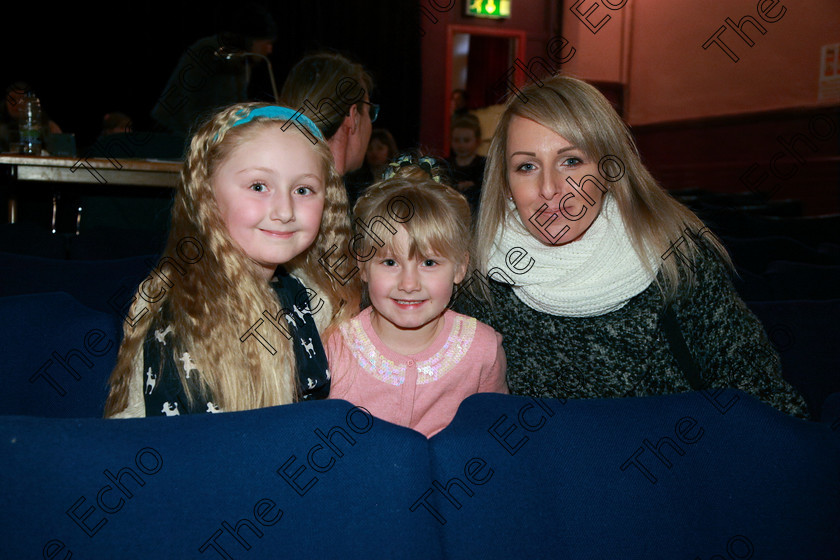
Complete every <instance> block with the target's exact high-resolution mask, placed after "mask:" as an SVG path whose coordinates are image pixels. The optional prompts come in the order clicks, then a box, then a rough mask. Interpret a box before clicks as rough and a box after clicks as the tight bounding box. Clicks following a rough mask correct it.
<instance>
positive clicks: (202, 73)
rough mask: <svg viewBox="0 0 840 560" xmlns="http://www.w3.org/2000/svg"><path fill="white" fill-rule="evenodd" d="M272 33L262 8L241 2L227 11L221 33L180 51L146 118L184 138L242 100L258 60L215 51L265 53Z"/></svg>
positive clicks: (271, 21)
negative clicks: (225, 54) (204, 122)
mask: <svg viewBox="0 0 840 560" xmlns="http://www.w3.org/2000/svg"><path fill="white" fill-rule="evenodd" d="M276 37H277V26H276V24H275V23H274V19H273V18H272V17H271V14H269V12H268V11H267V10H266V9H265V8H263V7H261V6H259V5H258V4H246V5H244V6H241V7H238V8H237V9H236V10H233V11H232V12H231V15H230V16H229V18H228V21H227V25H226V31H223V32H221V33H219V34H216V35H212V36H210V37H204V38H202V39H199V40H198V41H196V42H195V43H193V44H192V45H190V47H189V48H187V50H186V52H185V53H184V54H183V55H181V58H180V59H179V60H178V64H177V65H176V66H175V69H174V70H173V71H172V74H171V75H170V77H169V80H168V81H167V83H166V86H165V87H164V89H163V92H162V93H161V95H160V98H159V99H158V101H157V103H156V104H155V106H154V108H152V113H151V114H152V118H154V120H155V121H156V122H157V123H158V124H159V125H161V126H162V127H163V128H165V129H166V130H168V131H169V132H170V133H172V134H176V135H178V136H182V137H188V136H189V135H190V133H191V131H192V128H193V127H194V126H196V125H197V124H198V123H199V122H201V121H202V120H204V119H205V118H207V117H208V116H209V115H210V114H212V113H214V112H215V111H216V110H218V109H221V108H222V107H225V106H227V105H231V104H233V103H240V102H243V101H247V100H248V99H249V96H248V84H249V82H250V78H251V72H252V67H253V65H254V64H255V63H256V64H258V63H259V59H255V58H254V57H234V58H231V59H230V60H225V59H224V58H223V57H221V56H219V55H218V54H217V52H218V51H219V50H220V49H223V50H226V51H246V52H253V53H256V54H261V55H264V56H268V55H270V54H271V52H272V50H273V47H274V41H275V40H276ZM255 61H256V62H255Z"/></svg>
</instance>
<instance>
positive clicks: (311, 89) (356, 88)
mask: <svg viewBox="0 0 840 560" xmlns="http://www.w3.org/2000/svg"><path fill="white" fill-rule="evenodd" d="M372 89H373V78H372V77H371V75H370V74H369V73H368V72H367V71H366V70H365V68H364V67H363V66H362V65H361V64H358V63H355V62H352V61H350V60H349V59H348V58H347V57H345V56H343V55H341V54H338V53H332V52H316V53H312V54H309V55H306V56H304V57H303V58H302V59H301V60H300V61H298V63H297V64H295V66H294V67H293V68H292V69H291V71H289V74H288V76H286V81H285V83H284V84H283V88H282V90H281V91H280V102H281V103H282V104H283V105H285V106H287V107H294V108H295V109H299V110H301V111H302V113H303V115H305V116H307V117H309V118H310V119H312V121H314V122H315V124H316V125H318V128H319V129H320V130H321V133H322V134H323V135H324V137H325V138H326V139H327V144H329V146H330V151H332V154H333V158H334V159H335V168H336V169H337V170H338V173H339V174H340V175H345V174H347V173H349V172H351V171H355V170H357V169H359V168H360V167H361V166H362V163H363V162H364V161H365V152H366V151H367V147H368V142H369V140H370V134H371V129H372V128H373V126H372V124H373V122H374V121H375V120H376V118H377V116H378V115H379V105H377V104H375V103H371V101H370V92H371V90H372ZM306 102H308V103H306Z"/></svg>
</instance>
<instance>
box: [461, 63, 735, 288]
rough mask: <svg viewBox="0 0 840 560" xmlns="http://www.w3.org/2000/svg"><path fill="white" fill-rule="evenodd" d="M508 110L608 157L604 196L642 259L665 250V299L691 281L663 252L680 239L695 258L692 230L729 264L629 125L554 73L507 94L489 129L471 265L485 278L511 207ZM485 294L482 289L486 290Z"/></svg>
mask: <svg viewBox="0 0 840 560" xmlns="http://www.w3.org/2000/svg"><path fill="white" fill-rule="evenodd" d="M514 116H519V117H524V118H526V119H530V120H532V121H535V122H537V123H539V124H541V125H542V126H544V127H546V128H548V129H550V130H552V131H553V132H555V133H557V134H559V135H560V136H562V137H563V138H565V139H566V140H568V141H569V142H570V143H571V144H572V145H574V146H577V147H579V148H580V149H582V150H583V151H584V153H585V154H586V155H587V156H589V158H590V160H591V161H598V162H601V161H602V158H605V157H606V159H604V161H605V162H607V163H605V167H604V168H603V169H602V174H604V173H605V174H606V177H605V179H606V180H602V183H603V184H604V185H605V186H606V187H607V188H608V189H609V190H608V191H607V193H606V194H605V196H612V197H614V198H615V200H616V202H617V204H618V207H619V209H620V211H621V216H622V219H623V220H624V225H625V227H626V228H627V231H628V233H629V234H630V239H631V241H632V243H633V247H634V248H635V250H636V252H637V253H638V255H639V257H640V258H641V261H642V263H644V265H645V266H646V267H647V268H650V264H649V258H648V251H655V253H656V254H657V255H662V256H663V262H662V263H660V266H659V270H660V272H661V276H658V277H657V280H656V282H657V285H658V287H659V289H660V290H661V292H662V293H663V296H664V298H665V301H671V300H672V299H673V298H674V297H675V296H676V294H677V290H678V288H679V285H680V283H681V282H686V283H687V284H688V286H689V287H690V286H691V285H692V283H693V281H694V273H693V269H692V267H690V266H685V265H684V263H683V262H681V258H679V255H676V254H674V255H671V257H667V255H666V254H667V253H668V252H669V249H671V248H672V246H674V244H678V246H677V248H678V249H679V251H680V252H681V253H682V255H684V257H685V259H686V260H687V261H688V262H694V260H695V258H696V256H697V252H698V250H699V248H698V245H697V243H696V241H695V240H693V239H691V236H692V235H694V236H699V237H703V238H704V239H705V241H707V242H708V243H709V244H710V245H711V247H712V248H713V250H715V251H716V252H717V253H718V254H719V256H720V257H721V258H722V259H723V261H724V262H726V263H727V264H728V265H729V266H730V267H731V260H730V259H729V255H728V254H727V252H726V249H725V248H724V247H723V244H722V243H721V241H720V239H718V238H717V237H716V236H715V235H714V234H713V233H711V232H710V231H708V230H706V229H705V225H704V224H703V222H702V221H701V220H700V218H698V217H697V216H696V215H695V214H694V213H693V212H692V211H691V210H689V209H688V208H686V207H685V206H683V205H682V204H680V203H679V202H678V201H677V200H675V199H674V198H673V197H672V196H671V195H669V194H668V193H667V192H666V191H665V190H664V189H663V188H662V187H661V186H660V185H659V184H658V183H657V182H656V180H655V179H654V178H653V176H652V175H651V174H650V172H649V171H648V170H647V169H646V168H645V167H644V165H642V162H641V158H640V157H639V152H638V149H637V148H636V143H635V141H634V140H633V136H632V135H631V133H630V129H629V128H628V127H627V125H626V124H625V123H624V121H622V120H621V117H619V115H618V113H616V111H615V109H613V107H612V105H610V103H609V101H607V99H606V98H605V97H604V96H603V95H602V94H601V93H600V92H599V91H598V90H597V89H596V88H595V87H593V86H592V85H590V84H587V83H586V82H584V81H582V80H579V79H577V78H572V77H569V76H561V75H555V76H552V77H550V78H548V79H545V80H543V82H542V85H539V84H537V83H529V84H528V85H526V86H524V87H522V88H520V90H519V92H518V93H517V94H516V95H511V96H510V97H509V98H508V100H507V102H506V104H505V107H504V111H503V113H502V116H501V118H500V120H499V122H498V125H497V126H496V131H495V133H494V134H493V139H492V141H491V143H490V149H489V151H488V153H487V167H486V169H485V172H484V186H483V188H482V193H481V202H480V206H479V216H478V221H477V224H476V236H475V248H474V256H475V259H476V261H477V262H476V268H477V269H478V270H479V271H480V272H481V274H482V275H483V276H484V275H486V274H487V261H488V258H489V255H490V252H491V251H492V247H493V241H494V239H495V238H496V235H497V233H499V232H500V231H503V229H502V230H500V228H504V227H505V220H506V218H507V215H508V212H509V211H510V210H509V208H508V205H507V201H506V198H507V197H508V196H509V195H510V187H509V184H508V167H507V139H508V129H509V127H510V122H511V119H512V118H513V117H514ZM607 156H611V157H607ZM618 167H621V169H622V170H623V174H622V173H620V172H619V169H618ZM604 169H605V170H606V172H605V171H604ZM619 176H621V178H619V179H617V180H615V181H611V180H610V179H612V178H616V177H619ZM599 180H601V178H599ZM687 230H688V231H687ZM704 230H705V231H704ZM681 238H682V239H683V241H682V242H681V241H680V239H681ZM681 276H682V279H681ZM484 295H485V296H486V295H488V294H487V292H486V290H484Z"/></svg>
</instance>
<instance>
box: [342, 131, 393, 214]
mask: <svg viewBox="0 0 840 560" xmlns="http://www.w3.org/2000/svg"><path fill="white" fill-rule="evenodd" d="M397 153H398V150H397V142H396V141H395V140H394V137H393V135H392V134H391V133H390V132H388V131H387V130H385V129H384V128H375V129H373V132H371V133H370V142H369V143H368V148H367V152H366V153H365V162H364V163H363V164H362V167H361V168H360V169H358V170H357V171H353V172H352V173H348V174H347V175H346V176H345V177H344V179H345V183H346V185H347V197H348V199H349V205H350V208H352V207H353V205H354V204H356V200H357V199H358V198H359V196H360V195H361V194H362V191H364V190H365V189H366V188H367V187H369V186H370V185H372V184H373V183H375V182H377V181H380V180H382V174H383V173H384V172H385V170H386V169H388V162H389V161H391V160H392V159H394V158H395V157H397Z"/></svg>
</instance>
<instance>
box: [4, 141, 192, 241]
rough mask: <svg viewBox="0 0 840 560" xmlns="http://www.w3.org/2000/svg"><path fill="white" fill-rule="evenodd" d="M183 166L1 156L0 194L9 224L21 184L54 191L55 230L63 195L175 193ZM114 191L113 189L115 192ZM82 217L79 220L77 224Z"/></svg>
mask: <svg viewBox="0 0 840 560" xmlns="http://www.w3.org/2000/svg"><path fill="white" fill-rule="evenodd" d="M181 166H182V164H181V162H179V161H161V160H140V159H121V160H116V159H107V158H78V157H54V156H24V155H18V154H6V155H0V192H2V193H3V194H4V195H5V196H7V197H8V222H9V223H14V222H15V221H16V220H17V216H18V200H17V199H18V194H19V193H18V192H16V191H20V189H21V184H22V183H28V182H33V183H42V184H45V185H47V186H48V188H49V189H50V190H51V191H52V199H53V208H52V228H53V231H55V227H56V213H57V205H58V200H59V199H60V198H61V195H62V194H69V195H79V194H80V193H82V192H83V191H85V190H90V189H91V186H93V187H94V189H95V192H97V193H99V194H100V196H101V195H104V196H108V197H117V198H118V197H120V196H125V195H126V189H127V188H128V187H131V191H133V192H135V193H136V192H137V190H138V189H140V190H148V189H155V190H157V192H158V193H159V192H160V189H167V190H168V189H172V188H174V187H175V186H176V185H177V184H178V180H179V176H180V171H181ZM112 187H113V188H112ZM78 220H79V217H78V216H77V224H78Z"/></svg>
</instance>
